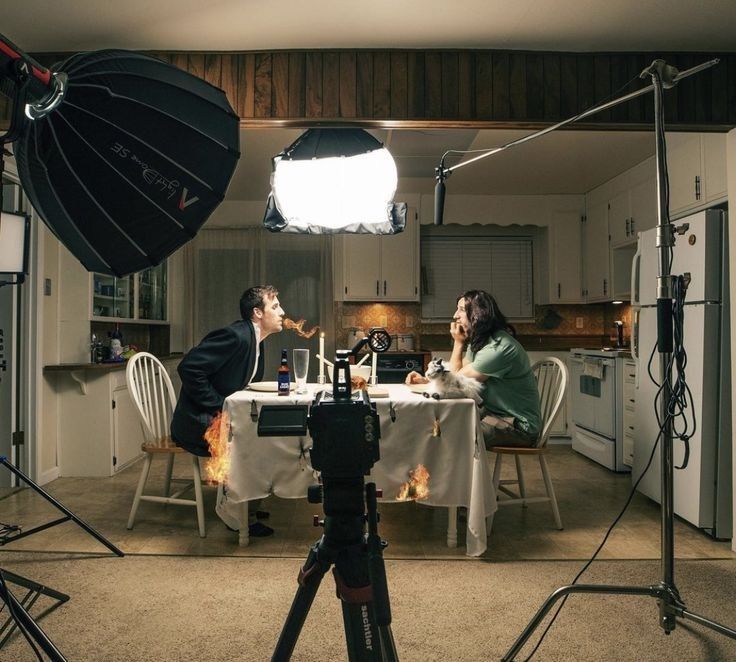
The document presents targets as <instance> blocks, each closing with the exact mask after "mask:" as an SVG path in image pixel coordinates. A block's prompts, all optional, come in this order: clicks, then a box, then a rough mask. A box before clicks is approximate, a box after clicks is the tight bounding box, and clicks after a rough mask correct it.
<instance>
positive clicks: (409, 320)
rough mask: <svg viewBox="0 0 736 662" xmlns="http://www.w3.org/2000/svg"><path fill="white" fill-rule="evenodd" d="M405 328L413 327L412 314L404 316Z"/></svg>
mask: <svg viewBox="0 0 736 662" xmlns="http://www.w3.org/2000/svg"><path fill="white" fill-rule="evenodd" d="M406 328H407V329H413V328H414V316H413V315H407V316H406Z"/></svg>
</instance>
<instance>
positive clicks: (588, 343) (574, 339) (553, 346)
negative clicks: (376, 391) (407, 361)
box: [421, 334, 611, 353]
mask: <svg viewBox="0 0 736 662" xmlns="http://www.w3.org/2000/svg"><path fill="white" fill-rule="evenodd" d="M516 339H517V340H518V341H519V342H520V343H521V345H522V347H523V348H524V349H526V350H528V351H541V352H546V351H550V352H559V351H567V350H570V349H573V348H578V347H582V348H586V349H600V348H601V347H606V346H609V345H611V339H610V338H609V337H608V336H553V335H535V336H531V335H526V336H525V335H518V336H517V337H516ZM421 345H422V347H423V348H424V350H425V351H427V352H430V353H431V352H435V351H440V352H450V351H452V340H451V338H450V336H449V334H443V335H436V334H422V336H421Z"/></svg>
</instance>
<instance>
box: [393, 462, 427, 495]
mask: <svg viewBox="0 0 736 662" xmlns="http://www.w3.org/2000/svg"><path fill="white" fill-rule="evenodd" d="M428 496H429V471H427V468H426V467H425V466H424V465H423V464H418V465H417V468H416V469H412V470H410V471H409V480H408V481H407V482H406V483H404V484H403V485H402V486H401V487H400V488H399V492H398V494H397V495H396V500H397V501H421V500H422V499H426V498H427V497H428Z"/></svg>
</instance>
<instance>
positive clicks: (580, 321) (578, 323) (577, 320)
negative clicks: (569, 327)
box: [575, 317, 583, 329]
mask: <svg viewBox="0 0 736 662" xmlns="http://www.w3.org/2000/svg"><path fill="white" fill-rule="evenodd" d="M575 328H576V329H582V328H583V318H582V317H576V318H575Z"/></svg>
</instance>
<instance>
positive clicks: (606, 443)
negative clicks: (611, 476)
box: [572, 427, 616, 469]
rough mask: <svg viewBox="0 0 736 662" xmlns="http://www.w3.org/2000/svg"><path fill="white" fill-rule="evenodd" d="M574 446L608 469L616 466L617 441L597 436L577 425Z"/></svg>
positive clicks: (579, 451) (574, 448)
mask: <svg viewBox="0 0 736 662" xmlns="http://www.w3.org/2000/svg"><path fill="white" fill-rule="evenodd" d="M572 448H573V450H575V451H577V452H578V453H580V454H582V455H585V457H589V458H590V459H591V460H595V461H596V462H598V464H602V465H603V466H604V467H607V468H608V469H613V468H614V467H615V466H616V443H615V442H614V441H611V440H610V439H604V438H601V437H596V436H594V435H592V434H591V433H590V432H587V431H586V430H582V429H580V428H578V427H576V428H575V432H574V433H573V436H572Z"/></svg>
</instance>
